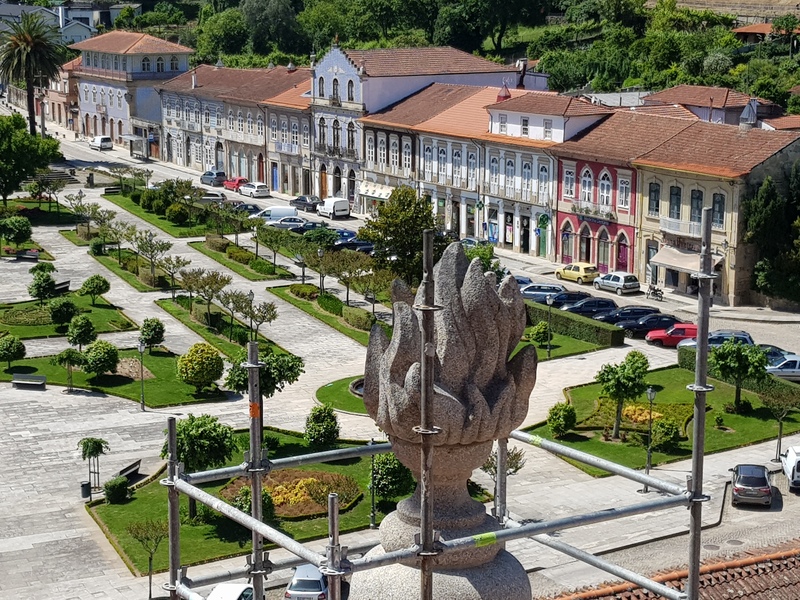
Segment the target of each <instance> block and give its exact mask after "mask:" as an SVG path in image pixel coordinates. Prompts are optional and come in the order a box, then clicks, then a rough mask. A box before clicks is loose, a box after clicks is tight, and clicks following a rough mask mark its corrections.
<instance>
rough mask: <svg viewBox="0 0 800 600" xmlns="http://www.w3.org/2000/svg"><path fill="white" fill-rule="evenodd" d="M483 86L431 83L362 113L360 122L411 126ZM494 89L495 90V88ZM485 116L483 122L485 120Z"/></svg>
mask: <svg viewBox="0 0 800 600" xmlns="http://www.w3.org/2000/svg"><path fill="white" fill-rule="evenodd" d="M482 89H483V88H480V87H477V86H467V85H449V84H446V83H432V84H431V85H429V86H428V87H426V88H423V89H421V90H420V91H418V92H417V93H415V94H412V95H411V96H408V97H406V98H404V99H403V100H400V101H399V102H396V103H395V104H393V105H391V106H389V107H387V108H385V109H383V110H381V111H379V112H375V113H372V114H371V115H369V116H366V117H362V118H361V121H362V122H363V123H369V124H376V125H377V124H384V125H394V126H401V127H403V126H405V127H408V126H413V125H418V124H419V123H423V122H424V121H427V120H429V119H431V118H432V117H434V116H435V115H437V114H439V113H440V112H442V111H443V110H446V109H448V108H450V107H451V106H453V105H455V104H458V103H459V102H462V101H463V100H466V99H467V98H469V97H471V96H474V95H475V94H477V93H478V92H480V91H481V90H482ZM495 91H496V90H495ZM485 122H486V121H485V119H484V123H485Z"/></svg>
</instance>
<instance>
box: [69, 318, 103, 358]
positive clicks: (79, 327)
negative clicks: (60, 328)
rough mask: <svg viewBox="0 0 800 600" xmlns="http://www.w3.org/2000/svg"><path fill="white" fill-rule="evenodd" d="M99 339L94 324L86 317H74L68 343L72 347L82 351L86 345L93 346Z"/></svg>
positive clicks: (70, 325) (70, 324)
mask: <svg viewBox="0 0 800 600" xmlns="http://www.w3.org/2000/svg"><path fill="white" fill-rule="evenodd" d="M96 339H97V331H95V328H94V323H92V322H91V321H90V320H89V317H87V316H86V315H78V316H76V317H72V320H71V321H70V322H69V327H68V328H67V341H68V342H69V343H70V345H72V346H77V347H78V351H80V350H81V349H82V348H83V346H84V345H86V344H91V343H92V342H93V341H95V340H96Z"/></svg>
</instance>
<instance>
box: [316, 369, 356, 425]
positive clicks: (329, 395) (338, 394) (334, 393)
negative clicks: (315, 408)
mask: <svg viewBox="0 0 800 600" xmlns="http://www.w3.org/2000/svg"><path fill="white" fill-rule="evenodd" d="M362 377H363V375H356V376H355V377H347V378H345V379H339V380H337V381H331V382H330V383H326V384H325V385H323V386H322V387H321V388H319V389H318V390H317V400H318V401H319V402H321V403H322V404H327V405H329V406H331V407H333V408H334V409H336V410H344V411H347V412H352V413H358V414H360V415H365V414H367V409H366V408H364V400H363V398H359V397H358V396H356V395H355V394H353V393H352V392H351V391H350V384H351V383H352V382H354V381H355V380H356V379H361V378H362Z"/></svg>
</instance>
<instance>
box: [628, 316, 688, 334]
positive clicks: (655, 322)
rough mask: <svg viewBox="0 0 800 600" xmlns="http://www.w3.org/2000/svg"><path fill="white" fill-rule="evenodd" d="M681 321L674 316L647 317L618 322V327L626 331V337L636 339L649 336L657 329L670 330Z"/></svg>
mask: <svg viewBox="0 0 800 600" xmlns="http://www.w3.org/2000/svg"><path fill="white" fill-rule="evenodd" d="M680 322H681V320H680V319H679V318H677V317H673V316H672V315H658V314H652V315H645V316H644V317H640V318H638V319H636V320H631V321H618V322H617V323H616V325H617V327H620V328H622V329H624V330H625V337H629V338H632V337H636V336H637V335H647V334H648V333H649V332H651V331H654V330H656V329H669V328H670V327H672V326H673V325H675V323H680Z"/></svg>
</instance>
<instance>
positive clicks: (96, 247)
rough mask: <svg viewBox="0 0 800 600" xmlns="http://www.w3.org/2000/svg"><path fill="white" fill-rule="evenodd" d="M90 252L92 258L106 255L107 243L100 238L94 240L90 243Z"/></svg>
mask: <svg viewBox="0 0 800 600" xmlns="http://www.w3.org/2000/svg"><path fill="white" fill-rule="evenodd" d="M89 252H90V253H91V254H92V256H102V255H103V254H105V243H104V242H103V240H101V239H100V238H92V239H91V241H89Z"/></svg>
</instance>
